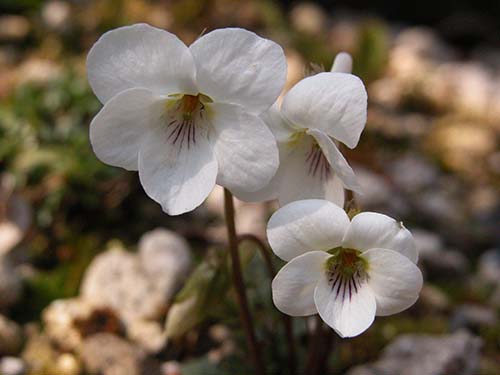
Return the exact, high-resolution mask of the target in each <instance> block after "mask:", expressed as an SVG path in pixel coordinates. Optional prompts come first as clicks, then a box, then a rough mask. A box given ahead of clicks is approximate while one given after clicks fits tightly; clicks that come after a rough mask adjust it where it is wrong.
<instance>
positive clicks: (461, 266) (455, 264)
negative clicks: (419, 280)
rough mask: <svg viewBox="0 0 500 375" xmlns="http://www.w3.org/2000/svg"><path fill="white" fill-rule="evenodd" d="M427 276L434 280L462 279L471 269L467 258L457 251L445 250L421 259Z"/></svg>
mask: <svg viewBox="0 0 500 375" xmlns="http://www.w3.org/2000/svg"><path fill="white" fill-rule="evenodd" d="M419 261H420V263H421V264H422V266H423V268H424V270H425V275H426V277H427V278H428V279H432V280H443V279H445V280H451V279H454V278H462V277H464V276H465V275H466V274H467V270H468V268H469V266H468V264H469V262H468V260H467V258H466V257H465V256H464V255H463V254H462V253H460V252H459V251H456V250H443V251H437V252H434V253H429V254H424V255H423V256H420V258H419Z"/></svg>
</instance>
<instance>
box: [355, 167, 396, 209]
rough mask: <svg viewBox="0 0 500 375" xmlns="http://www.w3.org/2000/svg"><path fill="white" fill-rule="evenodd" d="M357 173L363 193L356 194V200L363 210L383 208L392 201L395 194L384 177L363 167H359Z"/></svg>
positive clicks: (356, 169)
mask: <svg viewBox="0 0 500 375" xmlns="http://www.w3.org/2000/svg"><path fill="white" fill-rule="evenodd" d="M355 171H356V172H355V173H356V177H357V179H358V182H359V184H360V185H361V191H362V194H358V193H355V198H356V200H357V202H359V204H360V205H361V207H363V209H370V208H373V207H379V206H383V205H386V204H387V203H388V202H389V201H390V199H391V196H392V195H393V192H392V190H391V187H390V185H389V183H388V182H387V181H386V180H385V179H384V178H383V176H381V175H378V174H376V173H373V172H371V171H369V170H368V169H366V168H363V167H357V168H355Z"/></svg>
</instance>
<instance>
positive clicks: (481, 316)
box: [450, 304, 498, 331]
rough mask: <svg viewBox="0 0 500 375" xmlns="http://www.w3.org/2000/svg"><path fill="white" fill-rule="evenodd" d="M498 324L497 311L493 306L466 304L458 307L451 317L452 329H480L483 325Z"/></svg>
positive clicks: (491, 325)
mask: <svg viewBox="0 0 500 375" xmlns="http://www.w3.org/2000/svg"><path fill="white" fill-rule="evenodd" d="M496 324H498V317H497V313H496V312H495V310H494V309H492V308H491V307H485V306H480V305H472V304H465V305H461V306H459V307H457V308H456V309H455V311H454V313H453V315H452V316H451V318H450V327H451V329H452V330H457V329H461V328H467V329H470V330H473V331H479V329H480V328H482V327H494V326H495V325H496Z"/></svg>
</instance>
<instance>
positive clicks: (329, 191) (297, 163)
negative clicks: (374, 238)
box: [277, 136, 344, 207]
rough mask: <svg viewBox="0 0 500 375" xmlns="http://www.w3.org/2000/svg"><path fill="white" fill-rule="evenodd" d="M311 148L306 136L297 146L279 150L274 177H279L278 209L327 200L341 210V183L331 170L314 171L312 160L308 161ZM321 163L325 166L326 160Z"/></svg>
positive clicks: (288, 146) (311, 143)
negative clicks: (306, 200) (308, 201)
mask: <svg viewBox="0 0 500 375" xmlns="http://www.w3.org/2000/svg"><path fill="white" fill-rule="evenodd" d="M312 147H313V142H312V137H309V136H308V137H307V138H306V139H305V140H304V141H303V142H300V143H299V144H296V145H293V146H292V145H285V146H283V147H280V167H279V169H278V173H277V175H280V176H281V183H280V185H279V191H278V199H279V203H280V205H282V206H283V205H285V204H287V203H290V202H293V201H296V200H301V199H313V198H315V199H326V200H329V201H331V202H333V203H335V204H336V205H337V206H339V207H343V206H344V187H343V186H342V182H341V181H340V179H339V178H338V176H337V175H336V174H335V173H333V170H332V169H330V170H328V171H326V170H325V169H324V168H323V167H320V168H315V165H316V164H315V160H314V157H313V158H311V155H310V152H311V150H312ZM314 147H315V146H314ZM322 157H323V156H322ZM321 163H326V164H328V162H327V161H326V160H322V161H321Z"/></svg>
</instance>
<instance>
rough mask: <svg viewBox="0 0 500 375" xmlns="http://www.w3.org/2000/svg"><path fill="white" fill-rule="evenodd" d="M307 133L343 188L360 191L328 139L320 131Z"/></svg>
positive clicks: (349, 168) (341, 157)
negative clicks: (319, 149)
mask: <svg viewBox="0 0 500 375" xmlns="http://www.w3.org/2000/svg"><path fill="white" fill-rule="evenodd" d="M307 133H308V134H311V135H312V136H313V137H314V139H315V140H316V141H317V142H318V145H319V147H321V151H323V154H324V155H325V157H326V159H327V160H328V162H329V163H330V165H331V166H332V168H333V170H334V171H335V173H336V174H337V175H338V176H339V178H340V179H341V180H342V183H343V184H344V186H345V187H346V188H347V189H350V190H353V191H357V192H359V191H360V190H361V186H360V185H359V183H358V180H357V179H356V176H355V175H354V171H353V170H352V168H351V166H350V165H349V163H347V160H346V159H345V158H344V155H342V153H341V152H340V150H339V149H338V148H337V146H336V145H335V143H333V141H332V140H331V139H330V137H329V136H328V135H326V134H325V133H323V132H322V131H320V130H316V129H309V130H308V131H307Z"/></svg>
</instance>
